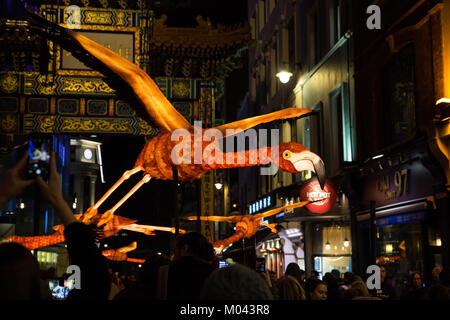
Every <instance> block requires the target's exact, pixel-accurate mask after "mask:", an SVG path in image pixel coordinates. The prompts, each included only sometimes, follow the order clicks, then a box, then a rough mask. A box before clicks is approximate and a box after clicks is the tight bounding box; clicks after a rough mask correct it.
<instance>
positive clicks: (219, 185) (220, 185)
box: [214, 182, 223, 190]
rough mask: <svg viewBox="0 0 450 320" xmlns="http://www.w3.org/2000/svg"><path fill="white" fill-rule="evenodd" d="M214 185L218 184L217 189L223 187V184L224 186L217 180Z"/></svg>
mask: <svg viewBox="0 0 450 320" xmlns="http://www.w3.org/2000/svg"><path fill="white" fill-rule="evenodd" d="M214 185H215V186H216V189H217V190H220V189H222V186H223V185H222V184H221V183H220V182H216V183H215V184H214Z"/></svg>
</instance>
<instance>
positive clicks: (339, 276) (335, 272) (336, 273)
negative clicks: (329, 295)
mask: <svg viewBox="0 0 450 320" xmlns="http://www.w3.org/2000/svg"><path fill="white" fill-rule="evenodd" d="M331 274H333V275H334V277H335V278H336V280H337V282H338V285H339V284H340V282H341V272H340V271H339V270H338V269H333V270H331Z"/></svg>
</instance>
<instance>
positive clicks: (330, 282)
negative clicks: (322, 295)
mask: <svg viewBox="0 0 450 320" xmlns="http://www.w3.org/2000/svg"><path fill="white" fill-rule="evenodd" d="M323 281H324V282H325V283H326V285H327V299H328V300H339V296H340V293H339V283H338V280H337V278H336V277H335V275H334V274H332V273H331V272H327V273H325V275H324V276H323Z"/></svg>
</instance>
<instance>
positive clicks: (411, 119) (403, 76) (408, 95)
mask: <svg viewBox="0 0 450 320" xmlns="http://www.w3.org/2000/svg"><path fill="white" fill-rule="evenodd" d="M414 77H415V75H414V46H413V45H412V44H411V45H408V46H406V47H405V48H403V49H402V50H401V51H400V52H398V53H397V54H395V55H394V56H393V57H392V58H391V60H390V62H389V63H388V64H387V65H386V66H385V67H384V69H383V73H382V79H383V115H384V116H385V119H384V121H383V124H384V128H383V129H384V130H383V131H384V143H385V146H388V145H391V144H394V143H398V142H401V141H403V140H405V139H407V138H409V137H411V136H413V135H414V133H415V130H416V115H415V79H414Z"/></svg>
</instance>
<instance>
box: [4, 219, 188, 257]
mask: <svg viewBox="0 0 450 320" xmlns="http://www.w3.org/2000/svg"><path fill="white" fill-rule="evenodd" d="M102 217H103V215H100V214H97V215H95V216H92V217H91V218H90V219H89V220H87V219H86V217H83V216H82V215H81V214H76V215H75V218H77V220H79V221H81V219H82V218H84V221H83V222H84V223H86V224H89V225H95V226H97V227H100V226H101V227H102V228H101V229H99V231H100V232H99V238H101V239H104V238H108V237H111V236H112V235H114V234H116V233H117V232H119V231H120V230H129V231H134V232H140V233H144V234H146V235H149V236H150V235H155V231H163V232H171V233H175V228H173V227H160V226H151V225H143V224H137V223H136V220H132V219H128V218H125V217H121V216H117V215H112V216H108V217H107V219H103V218H102ZM53 229H54V230H55V232H54V233H53V234H50V235H45V236H10V237H8V238H7V239H6V240H9V241H13V242H17V243H20V244H21V245H23V246H24V247H25V248H27V249H29V250H35V249H39V248H43V247H47V246H51V245H53V244H57V243H60V242H64V241H65V237H64V225H62V224H59V225H56V226H54V227H53ZM178 232H179V233H186V231H185V230H183V229H178Z"/></svg>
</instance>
